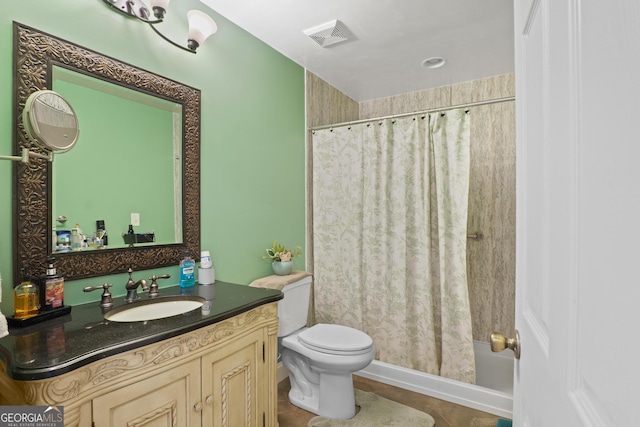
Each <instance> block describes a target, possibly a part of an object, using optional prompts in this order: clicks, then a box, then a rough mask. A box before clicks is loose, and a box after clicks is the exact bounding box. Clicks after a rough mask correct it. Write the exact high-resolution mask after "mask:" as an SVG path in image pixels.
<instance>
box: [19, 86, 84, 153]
mask: <svg viewBox="0 0 640 427" xmlns="http://www.w3.org/2000/svg"><path fill="white" fill-rule="evenodd" d="M22 123H23V125H24V129H25V131H26V132H27V135H28V136H29V138H31V139H32V140H33V141H35V142H36V143H37V144H39V145H40V146H41V147H42V148H44V149H45V150H49V151H52V152H54V153H64V152H65V151H69V150H70V149H71V148H73V146H74V145H75V144H76V141H77V140H78V134H79V132H80V129H79V127H78V118H77V117H76V113H75V112H74V111H73V108H71V105H69V103H68V102H67V101H66V100H65V99H64V98H63V97H62V96H60V95H59V94H58V93H56V92H54V91H52V90H39V91H37V92H34V93H32V94H31V95H29V98H27V102H26V104H25V106H24V111H23V113H22Z"/></svg>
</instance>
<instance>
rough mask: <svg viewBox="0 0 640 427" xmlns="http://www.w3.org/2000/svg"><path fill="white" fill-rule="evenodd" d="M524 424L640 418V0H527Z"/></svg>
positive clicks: (520, 43) (519, 39) (521, 163)
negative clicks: (639, 0)
mask: <svg viewBox="0 0 640 427" xmlns="http://www.w3.org/2000/svg"><path fill="white" fill-rule="evenodd" d="M515 37H516V114H517V119H516V120H517V122H516V123H517V253H516V257H517V264H516V265H517V267H516V270H517V278H516V289H517V291H516V294H517V296H516V327H517V328H518V329H519V331H520V339H521V341H520V344H521V350H522V355H521V358H520V360H519V361H516V367H515V390H514V425H516V426H532V427H553V426H563V427H564V426H579V427H583V426H598V427H611V426H637V425H640V368H639V367H640V354H639V351H638V350H640V344H639V342H640V339H639V337H640V268H639V267H640V105H639V104H640V2H638V0H606V1H605V0H582V1H581V0H515Z"/></svg>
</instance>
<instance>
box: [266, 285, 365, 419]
mask: <svg viewBox="0 0 640 427" xmlns="http://www.w3.org/2000/svg"><path fill="white" fill-rule="evenodd" d="M311 283H312V279H311V277H305V278H304V279H302V280H299V281H297V282H294V283H292V284H290V285H287V286H285V287H284V288H283V289H282V292H283V293H284V299H282V300H280V302H278V317H279V327H278V337H283V338H282V347H283V348H282V363H283V364H284V366H285V367H286V368H287V369H288V370H289V380H290V381H291V391H289V401H290V402H291V403H292V404H294V405H296V406H298V407H300V408H302V409H305V410H307V411H309V412H313V413H314V414H317V415H321V416H323V417H327V418H336V419H338V418H339V419H347V418H352V417H353V416H354V415H355V414H356V405H355V398H354V391H353V380H352V378H351V374H352V373H353V372H355V371H359V370H360V369H363V368H365V367H366V366H367V365H369V364H370V363H371V361H372V360H373V357H374V355H375V347H374V345H373V340H372V339H371V337H370V336H369V335H367V334H365V333H364V332H362V331H359V330H357V329H353V328H350V327H347V326H340V325H329V324H318V325H315V326H312V327H311V328H306V327H305V325H306V323H307V314H308V310H309V296H310V293H311Z"/></svg>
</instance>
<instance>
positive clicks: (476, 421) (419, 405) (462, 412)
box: [278, 375, 499, 427]
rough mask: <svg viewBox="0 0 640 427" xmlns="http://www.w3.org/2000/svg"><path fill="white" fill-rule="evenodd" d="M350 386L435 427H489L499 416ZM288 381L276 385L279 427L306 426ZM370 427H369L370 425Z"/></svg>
mask: <svg viewBox="0 0 640 427" xmlns="http://www.w3.org/2000/svg"><path fill="white" fill-rule="evenodd" d="M353 385H354V387H356V388H358V389H360V390H363V391H370V392H373V393H376V394H377V395H378V396H381V397H384V398H386V399H389V400H394V401H396V402H400V403H402V404H404V405H407V406H411V407H412V408H415V409H418V410H420V411H423V412H426V413H428V414H429V415H431V416H432V417H433V418H434V419H435V420H436V427H493V426H495V425H496V421H497V420H498V418H499V417H496V416H495V415H492V414H487V413H485V412H481V411H476V410H475V409H470V408H466V407H464V406H460V405H456V404H453V403H449V402H446V401H444V400H440V399H435V398H433V397H428V396H425V395H423V394H420V393H415V392H412V391H408V390H403V389H401V388H398V387H394V386H390V385H387V384H383V383H379V382H377V381H373V380H370V379H367V378H363V377H359V376H357V375H354V376H353ZM290 388H291V386H290V383H289V379H288V378H287V379H285V380H284V381H281V382H280V384H278V422H279V423H280V427H306V426H307V423H308V422H309V420H310V419H311V418H313V417H315V414H312V413H310V412H307V411H305V410H304V409H300V408H298V407H297V406H294V405H292V404H291V403H289V398H288V397H287V394H288V393H289V389H290ZM372 427H373V426H372Z"/></svg>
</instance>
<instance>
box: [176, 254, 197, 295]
mask: <svg viewBox="0 0 640 427" xmlns="http://www.w3.org/2000/svg"><path fill="white" fill-rule="evenodd" d="M195 270H196V262H195V261H194V260H193V259H192V258H191V252H189V251H185V253H184V259H183V260H182V261H180V287H181V288H190V287H192V286H194V285H195V284H196V276H195Z"/></svg>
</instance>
